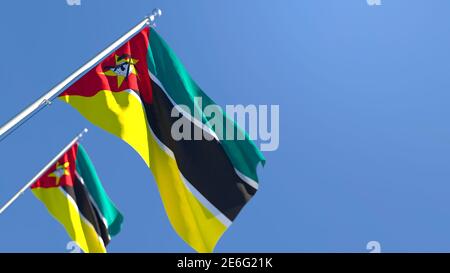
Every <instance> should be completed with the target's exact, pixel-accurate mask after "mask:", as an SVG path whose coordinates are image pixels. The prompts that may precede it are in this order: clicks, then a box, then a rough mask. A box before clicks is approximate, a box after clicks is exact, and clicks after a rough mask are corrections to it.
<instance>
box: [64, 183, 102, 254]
mask: <svg viewBox="0 0 450 273" xmlns="http://www.w3.org/2000/svg"><path fill="white" fill-rule="evenodd" d="M72 181H73V183H74V185H73V187H71V186H63V187H62V188H63V189H64V191H65V192H66V193H67V194H69V195H70V196H71V197H72V199H73V200H74V201H75V203H76V204H77V207H78V210H79V211H80V213H81V215H82V216H83V217H84V218H86V220H87V221H89V223H91V224H92V226H93V227H94V229H95V231H96V232H97V234H98V235H99V237H101V238H102V240H103V244H104V245H105V247H106V246H107V245H108V243H109V234H108V227H107V226H106V225H105V223H104V222H103V220H102V218H101V216H100V213H99V212H98V211H97V207H96V206H95V205H94V204H93V203H92V202H91V199H90V197H89V192H88V191H87V189H86V187H85V185H84V184H83V183H81V181H80V179H79V178H78V176H76V175H75V177H73V180H72Z"/></svg>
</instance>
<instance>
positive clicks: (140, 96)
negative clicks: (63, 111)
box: [60, 27, 264, 252]
mask: <svg viewBox="0 0 450 273" xmlns="http://www.w3.org/2000/svg"><path fill="white" fill-rule="evenodd" d="M195 97H201V99H202V100H203V104H204V106H206V105H211V104H214V102H213V101H212V100H211V99H210V98H209V97H208V96H207V95H206V94H204V92H203V91H202V90H201V89H200V88H199V87H198V86H197V84H196V83H195V82H194V81H193V80H192V79H191V78H190V76H189V75H188V73H187V71H186V70H185V68H184V67H183V65H182V64H181V62H180V61H179V59H178V58H177V57H176V56H175V54H174V53H173V51H172V50H171V49H170V48H169V47H168V46H167V44H166V43H165V42H164V41H163V40H162V38H161V37H160V36H159V35H158V34H157V33H156V32H155V31H154V29H152V28H148V27H147V28H144V29H143V30H142V31H141V32H139V33H138V34H136V35H135V36H134V37H133V38H131V39H130V40H129V41H128V42H126V43H125V44H124V45H123V46H122V47H120V48H119V49H117V50H116V51H115V52H113V53H112V54H111V55H110V56H108V57H107V58H105V59H104V60H103V61H102V62H101V63H100V64H98V65H97V66H95V67H94V68H93V69H92V70H90V71H89V72H87V73H86V74H85V75H84V76H83V77H82V78H80V79H79V80H78V81H76V82H75V83H74V84H73V85H71V86H70V87H69V88H67V89H66V91H65V92H64V93H62V94H61V95H60V99H61V100H63V101H65V102H66V103H68V104H70V105H71V106H73V107H74V108H76V109H77V110H78V111H79V112H80V113H81V114H82V115H83V116H84V117H85V118H87V119H88V120H89V121H91V122H92V123H93V124H95V125H97V126H99V127H100V128H103V129H104V130H106V131H108V132H110V133H112V134H114V135H116V136H118V137H119V138H121V139H122V140H124V141H125V142H127V143H128V144H129V145H130V146H131V147H133V148H134V149H135V150H136V152H137V153H138V154H139V155H140V156H141V157H142V159H143V160H144V161H145V163H146V164H147V166H148V167H149V168H150V170H151V171H152V173H153V175H154V178H155V181H156V183H157V185H158V189H159V192H160V196H161V199H162V201H163V204H164V207H165V210H166V213H167V215H168V218H169V220H170V222H171V224H172V226H173V227H174V229H175V231H176V232H177V233H178V234H179V236H180V237H181V238H182V239H183V240H184V241H186V242H187V243H188V244H189V245H190V246H191V247H192V248H194V249H195V250H196V251H198V252H212V251H213V250H214V247H215V246H216V244H217V242H218V240H219V239H220V237H221V236H222V234H223V233H224V232H225V230H226V229H227V228H228V227H229V225H230V224H231V223H232V221H233V220H234V219H235V218H236V217H237V215H238V213H239V211H240V210H241V209H242V208H243V207H244V205H245V204H246V203H247V202H248V201H249V200H250V198H251V197H252V196H253V195H254V194H255V193H256V191H257V189H258V178H257V174H256V167H257V165H258V163H260V162H262V163H264V157H263V156H262V154H261V153H260V151H259V150H258V149H257V148H256V146H255V145H254V143H253V142H252V141H251V140H250V139H249V138H248V136H247V135H246V134H245V132H244V131H243V130H242V129H240V128H239V127H238V126H237V124H235V123H234V122H233V121H232V120H231V119H230V118H228V117H227V116H226V115H225V114H224V113H222V115H223V119H224V121H225V123H230V124H231V125H232V127H233V128H234V129H235V130H237V131H241V132H243V134H244V135H245V139H244V140H221V139H220V138H218V137H217V135H216V133H215V128H214V127H212V126H210V125H209V122H208V119H207V117H206V116H205V115H204V114H203V109H204V107H200V105H198V104H197V103H196V101H195V100H194V98H195ZM180 104H183V105H187V106H188V107H189V108H190V109H191V110H192V111H191V113H187V112H183V113H182V116H181V119H185V121H186V122H187V123H190V124H191V125H192V126H193V128H196V129H198V130H201V131H204V132H205V133H206V134H210V135H212V136H213V137H212V140H207V139H200V140H195V138H194V136H192V137H191V138H190V139H187V140H174V138H173V137H172V134H171V128H172V125H173V124H174V123H175V122H176V121H177V119H178V118H176V117H172V115H171V111H172V109H173V108H174V107H175V106H177V105H180ZM194 111H198V114H199V115H197V114H194ZM198 117H200V118H198ZM194 131H195V130H192V132H191V133H192V134H194Z"/></svg>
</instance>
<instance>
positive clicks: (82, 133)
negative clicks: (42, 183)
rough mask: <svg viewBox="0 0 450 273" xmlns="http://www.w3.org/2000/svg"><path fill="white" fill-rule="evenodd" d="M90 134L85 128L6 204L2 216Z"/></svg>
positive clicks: (0, 212) (0, 211)
mask: <svg viewBox="0 0 450 273" xmlns="http://www.w3.org/2000/svg"><path fill="white" fill-rule="evenodd" d="M87 132H88V129H87V128H84V130H83V131H82V132H81V133H80V134H78V135H77V136H76V137H75V138H74V139H73V140H72V141H71V142H70V143H69V144H67V146H66V147H64V149H62V150H61V151H60V152H59V153H58V154H57V155H56V156H55V157H54V158H53V159H52V160H50V162H48V163H47V165H45V167H44V168H43V169H42V170H41V171H40V172H38V173H37V174H36V175H35V176H34V177H33V178H32V179H31V180H30V182H28V183H27V184H26V185H25V186H23V187H22V188H21V189H20V190H19V191H18V192H17V193H16V194H15V195H14V196H13V197H12V198H11V199H10V200H9V201H8V202H6V204H5V205H4V206H3V207H2V208H1V209H0V214H2V213H3V212H4V211H5V210H6V209H7V208H8V207H9V206H10V205H11V204H12V203H13V202H14V201H16V199H17V198H19V196H20V195H22V194H23V193H24V192H25V191H26V190H27V189H28V188H29V187H30V186H31V185H33V183H34V182H35V181H36V180H37V179H39V178H40V177H41V176H42V175H43V174H44V173H45V172H46V171H47V170H48V169H49V168H50V167H51V166H52V165H53V164H55V162H56V161H58V159H59V158H60V157H61V156H63V155H64V153H66V152H67V151H68V150H69V149H70V148H71V147H72V146H73V145H74V144H75V143H76V142H78V140H80V138H82V137H83V135H84V134H86V133H87Z"/></svg>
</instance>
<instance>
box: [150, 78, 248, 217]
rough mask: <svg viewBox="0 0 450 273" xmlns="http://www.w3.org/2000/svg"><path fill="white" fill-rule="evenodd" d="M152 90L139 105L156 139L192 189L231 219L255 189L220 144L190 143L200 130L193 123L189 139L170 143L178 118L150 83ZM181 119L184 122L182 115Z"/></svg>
mask: <svg viewBox="0 0 450 273" xmlns="http://www.w3.org/2000/svg"><path fill="white" fill-rule="evenodd" d="M152 89H153V90H152V91H153V103H152V104H147V103H145V102H143V104H144V108H145V111H146V114H147V119H148V122H149V124H150V127H151V129H152V130H153V132H154V133H155V135H156V137H157V138H158V139H159V140H160V141H161V142H162V143H163V144H164V145H166V146H167V147H168V148H169V149H170V150H171V151H172V152H173V153H174V155H175V158H176V161H177V165H178V168H179V169H180V171H181V173H182V174H183V176H184V177H185V178H186V179H187V180H188V181H189V182H190V183H191V184H192V186H194V187H195V188H196V189H197V190H198V191H199V192H200V193H201V194H202V195H203V196H204V197H205V198H206V199H207V200H208V201H209V202H210V203H211V204H213V205H214V206H215V207H216V208H217V209H218V210H219V211H220V212H222V213H223V214H224V215H225V216H226V217H227V218H229V219H230V220H234V219H235V218H236V216H237V214H238V213H239V211H240V210H241V209H242V207H243V206H244V205H245V204H246V203H247V202H248V200H249V199H250V198H251V197H252V196H253V195H254V194H255V192H256V189H254V188H253V187H251V186H250V185H248V184H247V183H246V182H245V181H243V180H242V179H241V178H240V177H239V176H238V175H237V174H236V171H235V169H234V166H233V165H232V163H231V161H230V159H229V158H228V156H227V155H226V153H225V151H224V149H223V147H222V145H221V144H220V142H218V141H217V140H215V139H214V140H211V141H209V140H206V139H202V140H194V130H201V129H200V128H199V127H197V125H195V124H194V123H193V122H191V121H187V123H190V124H191V126H192V127H191V140H180V141H176V140H174V139H173V138H172V135H171V128H172V125H173V123H174V122H175V121H176V120H178V119H179V118H177V117H171V111H172V108H173V107H174V105H173V104H172V102H171V101H170V100H169V98H168V97H167V95H166V93H165V92H164V91H163V90H161V88H160V87H159V86H158V84H156V83H155V82H153V81H152ZM181 118H183V119H186V120H187V118H185V117H184V116H183V117H181ZM194 126H195V127H197V128H195V127H194Z"/></svg>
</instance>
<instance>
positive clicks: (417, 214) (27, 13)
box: [0, 0, 450, 252]
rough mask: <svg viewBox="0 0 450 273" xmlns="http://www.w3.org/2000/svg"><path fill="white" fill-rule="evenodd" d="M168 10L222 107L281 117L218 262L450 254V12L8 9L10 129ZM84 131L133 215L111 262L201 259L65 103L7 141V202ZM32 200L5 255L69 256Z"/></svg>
mask: <svg viewBox="0 0 450 273" xmlns="http://www.w3.org/2000/svg"><path fill="white" fill-rule="evenodd" d="M154 7H159V8H161V9H162V10H163V13H164V15H163V17H162V18H160V19H159V20H158V22H157V31H158V32H159V33H160V34H161V36H163V37H164V39H165V40H166V41H167V42H168V43H169V44H170V46H171V47H172V48H173V49H174V50H175V52H176V53H177V55H178V56H179V57H180V58H181V60H182V61H183V63H184V64H185V65H186V67H187V69H188V70H189V71H190V73H191V75H192V76H193V78H194V79H195V80H196V81H197V82H198V84H199V85H200V86H201V87H202V88H203V89H204V90H205V92H206V93H207V94H209V95H210V96H211V97H212V98H213V99H214V100H215V101H216V102H217V103H219V104H220V105H222V106H224V105H226V104H244V105H246V104H279V105H280V146H279V149H278V150H277V151H275V152H267V153H265V156H266V158H267V164H266V166H265V167H264V168H259V177H260V190H259V191H258V193H257V194H256V196H255V197H254V198H253V199H252V200H251V202H250V203H249V204H248V205H247V206H246V207H245V208H244V210H243V211H242V212H241V214H240V215H239V217H238V218H237V219H236V221H235V222H234V223H233V225H232V226H231V227H230V228H229V230H228V231H227V232H226V233H225V235H224V236H223V237H222V239H221V241H220V242H219V243H218V246H217V248H216V251H217V252H249V251H251V252H311V251H312V252H329V251H332V252H348V251H351V252H367V250H366V244H367V242H369V241H372V240H376V241H379V242H380V244H381V248H382V251H383V252H396V251H408V252H416V251H446V252H448V251H450V124H449V122H448V120H449V117H450V107H449V106H450V77H449V73H450V16H449V14H450V2H449V1H447V0H434V1H426V0H420V1H419V0H395V1H394V0H382V5H381V6H369V5H367V3H366V0H341V1H337V0H304V1H299V0H290V1H289V0H283V1H268V0H267V1H265V0H253V1H250V0H246V1H237V0H233V1H211V0H201V1H200V0H191V1H176V0H172V1H168V0H158V1H156V0H154V1H153V0H152V1H150V0H127V1H119V0H112V1H106V0H103V1H101V0H81V6H68V5H67V4H66V1H65V0H51V1H47V0H36V1H25V0H15V1H11V0H10V1H1V3H0V10H1V11H2V16H1V17H0V35H1V36H0V37H1V38H0V39H1V43H0V54H1V63H2V64H1V65H0V82H1V85H0V86H1V89H0V92H1V100H0V123H3V122H6V121H7V120H8V119H9V118H11V117H12V116H13V115H15V114H17V113H18V112H19V111H20V110H22V109H23V108H24V107H25V106H27V105H28V104H29V103H31V102H32V101H34V100H35V99H36V98H37V97H39V96H40V95H42V94H43V93H44V92H46V91H47V90H49V89H50V88H51V87H52V86H53V85H55V84H57V83H58V82H59V81H61V80H63V79H64V78H65V77H66V76H68V75H69V74H70V73H71V72H73V71H74V70H75V69H77V68H78V67H79V66H81V65H82V64H83V63H84V62H85V61H87V60H88V59H89V58H91V57H92V56H94V55H95V54H96V53H97V52H99V51H100V50H101V49H103V48H104V47H105V46H106V45H108V44H109V43H111V42H112V41H113V40H115V39H116V38H118V37H119V36H121V35H122V34H123V33H125V32H126V31H127V30H128V29H129V28H131V27H132V26H133V25H135V24H136V23H137V22H138V21H140V20H141V19H142V18H143V17H144V16H145V15H146V14H147V13H150V12H151V10H152V9H153V8H154ZM84 127H88V128H89V129H90V132H89V133H88V135H87V136H86V137H85V138H84V139H83V141H82V144H83V145H84V147H85V148H86V149H87V151H88V153H89V155H90V156H91V159H92V160H93V162H94V164H95V166H96V167H97V171H98V174H99V175H100V178H101V179H102V181H103V184H104V186H105V188H106V190H107V192H108V193H109V194H110V196H111V198H112V200H114V202H115V203H116V205H117V206H118V207H119V208H120V210H121V211H122V213H123V214H124V216H125V222H124V225H123V230H122V232H121V233H120V234H119V235H118V236H117V237H115V238H113V240H112V241H111V243H110V245H109V248H108V249H109V251H110V252H190V251H192V249H191V248H190V247H189V246H187V245H186V244H185V243H184V242H183V241H182V240H181V239H180V238H179V237H178V236H177V235H176V233H175V232H174V230H173V229H172V227H171V226H170V224H169V221H168V218H167V217H166V214H165V211H164V209H163V206H162V202H161V200H160V197H159V194H158V191H157V188H156V184H155V182H154V179H153V176H152V174H151V173H150V171H149V170H148V168H146V166H145V164H144V162H143V161H142V160H141V159H140V158H139V156H138V155H137V154H136V153H135V152H134V151H133V150H132V149H131V148H130V147H129V146H128V145H127V144H125V143H124V142H122V141H121V140H119V139H117V138H115V137H113V136H112V135H110V134H108V133H107V132H105V131H102V130H100V129H98V128H96V127H94V126H93V125H91V124H90V123H89V122H87V121H86V120H85V119H84V118H83V117H82V116H81V115H79V114H78V112H76V110H75V109H73V108H71V107H70V106H69V105H66V104H64V103H62V102H59V101H56V102H55V103H54V104H53V105H51V107H48V108H47V109H45V110H43V111H41V112H40V113H39V114H38V115H37V116H35V117H34V118H33V119H32V120H30V121H29V122H27V123H26V124H25V125H23V126H22V127H21V128H19V129H18V130H17V131H16V132H15V133H14V134H12V135H11V136H10V137H8V138H7V139H5V140H4V141H2V142H0V203H1V204H3V203H4V202H6V201H7V200H8V199H9V198H10V197H11V196H12V195H13V194H14V193H15V192H16V191H17V190H18V189H19V188H20V187H22V186H23V185H24V184H25V183H27V182H28V180H29V179H30V178H31V177H33V176H34V175H35V173H36V172H37V171H39V170H40V168H41V167H43V166H44V165H45V164H46V162H47V161H48V160H49V159H50V158H52V157H53V156H54V155H55V154H56V153H57V152H58V151H59V150H60V149H61V148H62V147H63V146H65V144H66V143H67V142H68V141H69V140H71V139H72V138H73V137H74V136H75V135H76V134H77V133H78V132H79V131H81V130H82V129H83V128H84ZM69 240H70V239H69V237H68V236H67V234H66V233H65V230H64V229H63V228H62V226H60V224H59V223H57V222H56V221H55V220H53V218H51V216H50V215H49V214H48V213H47V211H46V209H45V207H44V206H43V204H41V203H40V202H39V201H38V200H37V199H36V198H35V197H34V196H33V195H32V193H31V192H30V191H28V192H27V193H25V194H24V195H23V196H22V197H20V198H19V199H18V200H17V201H16V202H15V203H14V204H13V205H12V206H11V207H10V208H9V209H8V210H7V211H6V212H5V213H4V214H2V215H0V252H66V251H67V250H66V243H67V242H68V241H69Z"/></svg>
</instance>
